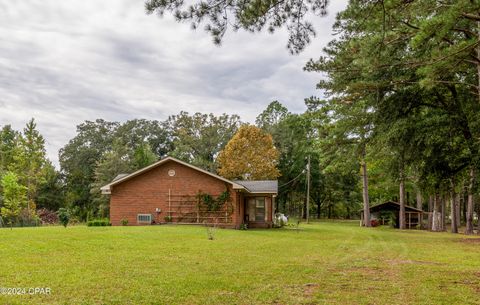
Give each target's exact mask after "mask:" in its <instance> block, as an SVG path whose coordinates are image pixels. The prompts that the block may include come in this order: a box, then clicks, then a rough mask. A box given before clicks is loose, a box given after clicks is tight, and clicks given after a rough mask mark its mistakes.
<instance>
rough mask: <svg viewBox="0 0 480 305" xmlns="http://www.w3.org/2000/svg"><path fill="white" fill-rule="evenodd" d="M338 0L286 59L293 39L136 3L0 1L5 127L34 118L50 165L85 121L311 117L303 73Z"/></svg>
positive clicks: (311, 88)
mask: <svg viewBox="0 0 480 305" xmlns="http://www.w3.org/2000/svg"><path fill="white" fill-rule="evenodd" d="M346 2H347V1H346V0H342V1H334V2H333V3H332V4H331V6H330V7H329V11H330V14H329V15H328V16H327V17H316V18H315V20H314V23H315V25H316V29H317V34H318V35H317V37H316V38H315V39H314V40H313V43H312V44H311V45H310V46H309V47H308V48H307V49H306V50H305V51H304V52H303V53H301V54H300V55H297V56H292V55H289V53H288V51H287V50H286V48H285V45H286V42H287V35H286V33H285V31H279V32H277V33H275V34H273V35H271V34H268V33H256V34H251V33H245V32H238V33H227V36H226V37H225V40H224V41H223V43H222V46H221V47H217V46H215V45H213V43H212V40H211V37H210V36H208V34H206V33H204V32H203V31H202V30H197V31H192V30H191V29H190V27H189V25H188V24H178V23H176V22H175V21H173V20H172V18H171V17H168V16H166V17H164V18H158V17H156V16H148V15H146V14H145V12H144V8H143V2H142V1H135V0H104V1H95V0H84V1H81V2H80V1H73V0H70V1H54V0H45V1H41V2H39V1H33V0H30V1H26V0H24V1H7V0H0V39H1V41H2V43H1V44H0V125H5V124H11V125H12V126H13V127H14V128H16V129H22V128H23V126H24V124H25V123H26V122H27V121H28V120H29V119H30V118H32V117H35V119H36V120H37V123H38V128H39V130H40V132H41V133H42V134H43V135H44V136H45V138H46V140H47V151H48V155H49V158H50V159H51V160H53V161H54V163H57V162H58V156H57V154H58V150H59V149H60V148H61V147H62V146H64V145H65V144H66V143H67V142H68V140H69V139H70V138H72V137H73V136H74V135H75V126H76V125H77V124H80V123H81V122H83V121H84V120H95V119H96V118H104V119H106V120H116V121H124V120H127V119H132V118H147V119H158V120H162V119H165V118H167V117H168V115H171V114H176V113H178V112H179V111H181V110H185V111H189V112H192V113H193V112H197V111H199V112H214V113H217V114H219V113H223V112H226V113H237V114H239V115H240V116H241V117H242V119H243V120H245V121H254V119H255V117H256V115H257V114H258V113H259V112H260V111H262V110H263V109H264V108H265V107H266V105H267V104H268V103H269V102H271V101H272V100H275V99H276V100H279V101H280V102H282V103H284V104H285V105H286V106H287V107H288V108H289V109H290V110H291V111H294V112H299V111H302V110H303V109H304V106H303V99H304V98H305V97H308V96H311V95H314V94H317V95H318V94H320V93H319V92H316V91H315V84H316V82H317V80H318V78H319V75H315V74H312V73H307V72H304V71H302V67H303V66H304V64H305V62H306V61H307V60H308V59H309V58H312V57H314V58H316V57H318V56H319V55H320V54H321V49H322V48H323V47H324V46H325V45H326V43H327V42H328V41H329V40H331V39H332V36H331V25H332V23H333V20H334V15H335V12H337V11H339V10H341V9H342V8H344V7H345V6H346Z"/></svg>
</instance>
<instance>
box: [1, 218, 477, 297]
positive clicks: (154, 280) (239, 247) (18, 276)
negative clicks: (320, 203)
mask: <svg viewBox="0 0 480 305" xmlns="http://www.w3.org/2000/svg"><path fill="white" fill-rule="evenodd" d="M300 228H301V230H299V231H296V230H295V229H271V230H247V231H237V230H218V231H217V233H216V240H213V241H212V240H208V239H207V235H206V230H205V228H203V227H194V226H175V225H169V226H148V227H83V226H77V227H68V228H67V229H64V228H63V227H41V228H14V229H13V230H10V229H0V287H27V288H28V287H50V288H51V290H52V292H51V294H50V295H25V296H11V295H10V296H9V295H0V304H389V305H390V304H480V239H478V237H476V238H475V237H474V238H467V237H465V236H462V235H452V234H449V233H429V232H424V231H403V232H401V231H397V230H392V229H389V228H374V229H366V228H359V227H358V226H357V222H355V223H345V222H344V223H341V222H338V223H335V222H333V223H332V222H321V223H315V224H310V225H306V224H303V225H301V227H300Z"/></svg>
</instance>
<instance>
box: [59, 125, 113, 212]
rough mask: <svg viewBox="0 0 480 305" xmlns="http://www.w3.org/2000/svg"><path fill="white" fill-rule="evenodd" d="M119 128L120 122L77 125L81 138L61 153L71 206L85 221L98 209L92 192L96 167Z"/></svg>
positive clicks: (73, 141)
mask: <svg viewBox="0 0 480 305" xmlns="http://www.w3.org/2000/svg"><path fill="white" fill-rule="evenodd" d="M118 126H119V123H116V122H107V121H104V120H96V121H95V122H91V121H86V122H84V123H83V124H80V125H78V126H77V135H76V136H75V137H74V138H73V139H71V140H70V141H69V143H68V144H67V145H65V146H64V147H63V148H62V149H61V150H60V152H59V155H60V167H61V172H62V174H63V176H64V177H65V184H66V200H67V204H68V205H69V206H71V207H72V213H74V214H77V216H79V217H80V219H82V220H85V219H86V216H87V213H88V211H89V210H95V207H94V204H93V203H92V195H91V193H90V189H91V184H92V183H93V181H94V180H95V168H96V166H97V162H99V161H100V159H101V158H102V156H103V154H104V153H105V152H106V151H107V150H108V149H109V148H110V147H111V146H112V144H113V139H114V132H115V130H116V129H117V128H118Z"/></svg>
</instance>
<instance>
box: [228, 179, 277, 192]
mask: <svg viewBox="0 0 480 305" xmlns="http://www.w3.org/2000/svg"><path fill="white" fill-rule="evenodd" d="M233 182H235V183H238V184H240V185H243V186H244V187H246V188H247V190H248V191H249V192H250V193H270V194H271V193H275V194H276V193H278V181H277V180H255V181H248V180H234V181H233Z"/></svg>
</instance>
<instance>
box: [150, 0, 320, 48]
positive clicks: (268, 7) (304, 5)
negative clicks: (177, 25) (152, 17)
mask: <svg viewBox="0 0 480 305" xmlns="http://www.w3.org/2000/svg"><path fill="white" fill-rule="evenodd" d="M327 3H328V0H313V1H299V0H289V1H256V0H246V1H239V0H233V1H227V0H221V1H214V0H198V1H194V2H193V3H191V2H190V3H187V2H185V1H181V0H148V1H147V2H146V4H145V8H146V10H147V13H149V14H151V13H155V12H156V13H158V14H159V15H163V14H164V13H165V12H171V13H173V14H174V16H175V19H176V20H177V21H179V22H183V21H190V22H191V24H192V28H197V27H198V26H199V25H200V24H201V23H203V22H205V23H206V26H205V30H206V31H207V32H209V33H210V34H211V35H212V36H213V40H214V42H215V43H216V44H219V43H220V42H221V40H222V37H223V36H224V34H225V33H226V31H227V29H228V26H229V25H231V26H232V28H233V30H234V31H237V30H239V29H244V30H246V31H249V32H257V31H261V30H262V29H264V28H267V30H268V31H269V32H271V33H273V32H274V31H275V30H276V29H278V28H280V27H282V26H284V25H286V27H287V29H288V31H289V33H290V36H289V39H288V48H289V49H290V50H291V52H292V53H294V52H295V53H298V52H300V51H301V50H302V49H303V48H305V46H306V45H307V44H308V43H309V42H310V39H311V37H312V36H315V30H314V28H313V25H312V24H311V23H310V22H309V21H308V20H305V17H306V16H308V15H309V13H313V14H314V15H318V14H320V15H325V14H326V7H327Z"/></svg>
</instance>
